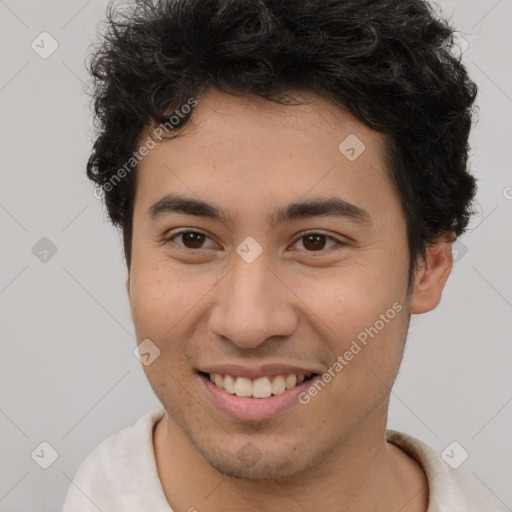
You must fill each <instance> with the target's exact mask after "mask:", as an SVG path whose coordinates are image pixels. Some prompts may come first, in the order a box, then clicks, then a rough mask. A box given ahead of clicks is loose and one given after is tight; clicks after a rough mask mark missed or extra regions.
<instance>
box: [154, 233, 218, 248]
mask: <svg viewBox="0 0 512 512" xmlns="http://www.w3.org/2000/svg"><path fill="white" fill-rule="evenodd" d="M179 238H181V243H178V245H179V246H181V247H183V248H185V249H190V250H195V249H207V248H208V247H203V244H204V242H205V240H206V239H209V237H208V236H207V235H205V234H204V233H200V232H199V231H181V232H180V233H175V234H174V235H172V236H170V237H168V238H166V239H165V240H164V243H170V242H175V240H177V239H179ZM175 243H177V242H175ZM211 247H214V245H213V246H211Z"/></svg>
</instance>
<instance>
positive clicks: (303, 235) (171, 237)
mask: <svg viewBox="0 0 512 512" xmlns="http://www.w3.org/2000/svg"><path fill="white" fill-rule="evenodd" d="M188 233H194V234H199V235H204V236H205V237H206V238H210V237H209V236H208V235H207V234H206V233H203V232H202V231H195V230H191V229H188V230H183V231H178V232H177V233H173V234H172V235H169V236H167V237H165V238H164V239H163V240H162V243H163V245H168V244H169V243H171V242H174V239H175V238H177V237H179V236H180V235H184V234H188ZM312 235H320V236H323V237H325V238H326V239H328V240H332V241H333V242H336V245H338V246H345V245H347V244H346V243H344V242H342V241H341V240H338V239H337V238H334V237H332V236H330V235H326V234H324V233H320V232H318V231H308V232H304V233H301V234H300V236H299V237H297V238H296V239H295V241H294V242H293V244H292V245H295V244H296V243H297V242H298V241H299V240H301V239H302V238H306V237H308V236H312ZM210 240H211V238H210ZM174 243H176V242H174ZM177 245H178V246H179V247H180V249H182V250H184V251H187V252H201V251H205V250H207V249H208V248H206V249H203V248H200V249H190V248H188V247H184V246H183V245H180V244H177ZM329 249H332V247H329V248H327V249H320V250H318V251H308V250H306V249H294V250H302V251H305V252H307V253H310V254H318V253H320V254H322V253H325V252H327V251H328V250H329Z"/></svg>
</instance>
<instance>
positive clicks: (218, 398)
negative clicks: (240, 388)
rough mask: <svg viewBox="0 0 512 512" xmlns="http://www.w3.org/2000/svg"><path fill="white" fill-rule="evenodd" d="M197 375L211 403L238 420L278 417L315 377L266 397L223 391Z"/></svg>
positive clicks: (296, 399)
mask: <svg viewBox="0 0 512 512" xmlns="http://www.w3.org/2000/svg"><path fill="white" fill-rule="evenodd" d="M199 377H200V380H201V382H202V383H203V386H204V387H205V389H206V391H207V394H208V395H209V396H210V398H211V399H212V401H213V403H214V404H215V405H216V406H217V407H218V408H219V409H221V410H222V411H224V412H225V413H227V414H228V415H229V416H231V417H232V418H235V419H237V420H239V421H265V420H270V419H273V418H276V417H278V416H279V415H280V414H282V413H283V412H284V411H286V410H287V409H289V408H291V407H292V406H293V405H296V404H298V403H299V399H298V397H299V395H300V394H301V393H302V392H303V391H305V390H306V389H307V388H308V387H309V386H311V383H312V382H313V381H314V380H315V378H313V379H308V380H305V381H304V382H302V383H301V384H299V385H298V386H295V387H293V388H291V389H287V390H286V391H285V392H284V393H281V394H280V395H271V396H269V397H268V398H247V397H241V396H236V395H232V394H230V393H228V392H227V391H224V390H223V389H221V388H219V387H218V386H216V385H215V384H213V383H212V382H210V380H209V379H208V378H207V377H205V376H204V375H201V374H200V375H199Z"/></svg>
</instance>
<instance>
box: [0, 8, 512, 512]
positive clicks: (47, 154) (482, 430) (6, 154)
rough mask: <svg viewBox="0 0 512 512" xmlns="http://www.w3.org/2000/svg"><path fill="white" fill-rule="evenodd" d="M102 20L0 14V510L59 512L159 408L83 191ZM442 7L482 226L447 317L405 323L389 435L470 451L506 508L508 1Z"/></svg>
mask: <svg viewBox="0 0 512 512" xmlns="http://www.w3.org/2000/svg"><path fill="white" fill-rule="evenodd" d="M106 5H107V3H106V2H105V1H100V0H89V1H88V2H87V1H83V0H73V1H70V0H67V1H64V0H51V1H46V2H37V1H36V0H25V1H19V0H18V1H16V0H5V1H2V0H0V44H1V48H2V50H1V52H2V61H1V62H2V66H1V68H0V112H1V125H0V130H1V132H0V144H1V146H0V149H1V156H2V160H1V165H2V171H1V180H2V181H1V187H0V229H1V258H2V259H1V265H0V321H1V329H2V336H3V339H2V357H1V358H0V390H1V391H0V393H1V395H0V510H2V511H9V512H11V511H13V512H14V511H32V510H34V511H35V510H37V511H45V512H46V511H57V510H59V509H60V508H61V506H62V503H63V501H64V496H65V493H66V491H67V488H68V486H69V485H70V481H71V479H72V478H73V475H74V474H75V472H76V470H77V469H78V466H79V464H80V463H81V462H82V461H83V460H84V458H85V457H86V456H87V454H88V453H90V451H91V450H92V449H93V448H94V447H95V446H97V445H98V444H99V443H100V442H101V441H102V440H103V439H105V438H106V437H107V436H110V435H112V434H114V433H115V432H117V431H118V430H120V429H121V428H122V427H124V426H126V425H129V424H132V423H133V422H135V421H136V419H137V418H138V417H140V416H141V415H142V414H144V413H145V412H147V411H149V410H150V409H153V408H155V407H158V406H159V402H158V401H157V400H156V398H155V397H154V395H153V393H152V391H151V388H150V387H149V384H148V383H147V381H146V379H145V376H144V374H143V371H142V368H141V365H140V362H139V361H138V360H137V359H136V358H135V357H134V355H133V349H134V348H135V339H134V330H133V327H132V324H131V320H130V316H129V309H128V301H127V297H126V292H125V279H126V270H125V266H124V261H123V260H122V247H121V239H120V236H119V235H118V234H117V233H116V231H115V230H114V229H113V228H112V227H110V225H109V224H108V223H107V221H106V216H105V212H104V209H103V207H102V204H101V202H100V201H99V200H97V199H96V198H95V197H94V195H93V189H92V185H91V184H90V183H89V181H88V180H87V178H86V176H85V163H86V160H87V157H88V154H89V151H90V147H91V138H92V135H93V133H92V121H91V117H90V114H89V99H88V97H87V96H86V95H85V93H84V83H83V82H85V81H87V76H86V73H85V69H84V58H85V55H86V53H87V47H88V45H89V43H90V41H91V40H93V39H94V34H95V32H96V25H97V23H98V22H99V21H100V20H102V19H103V16H104V12H105V7H106ZM441 6H442V8H443V11H444V12H445V14H446V15H447V16H449V17H450V16H451V17H452V20H453V22H454V24H455V26H456V28H457V29H458V30H459V32H460V33H461V34H462V35H463V37H464V38H465V39H466V40H467V42H468V43H469V47H468V48H467V50H466V51H465V52H464V55H463V58H464V61H465V63H466V64H467V66H468V68H469V71H470V74H471V75H472V77H473V78H474V79H475V80H476V82H477V83H478V85H479V87H480V95H479V99H478V103H479V105H480V114H479V123H478V125H477V126H476V128H475V130H474V132H473V135H472V139H471V143H472V146H473V150H472V155H471V166H472V168H473V169H474V172H475V174H476V175H477V177H478V179H479V193H478V203H479V207H480V213H479V214H478V215H477V216H476V217H475V218H474V219H473V222H472V224H471V229H470V231H469V232H468V233H467V234H466V235H465V236H464V237H463V238H462V243H463V245H461V244H459V246H458V248H457V262H456V264H455V267H454V270H453V274H452V276H451V278H450V280H449V282H448V285H447V287H446V289H445V292H444V296H443V300H442V303H441V305H440V306H439V307H438V308H437V309H436V310H435V311H434V312H431V313H428V314H425V315H421V316H417V317H413V319H412V324H411V330H410V336H409V341H408V346H407V349H406V355H405V359H404V362H403V365H402V368H401V372H400V375H399V378H398V380H397V383H396V385H395V387H394V390H393V395H392V402H391V410H390V419H389V427H390V428H393V429H396V430H401V431H404V432H407V433H409V434H411V435H413V436H415V437H417V438H419V439H421V440H423V441H425V442H426V443H427V444H429V445H430V446H431V447H432V448H434V449H435V450H436V451H437V452H438V453H441V452H442V451H443V450H444V449H445V448H446V447H447V446H448V445H449V444H450V443H451V442H452V441H457V442H458V443H459V444H460V445H461V446H462V447H464V449H465V450H467V451H468V452H469V457H468V459H467V460H466V461H465V462H464V464H463V465H462V466H461V469H464V470H467V471H470V472H473V473H474V474H475V475H476V476H477V477H478V478H479V479H480V480H481V481H482V482H483V483H484V484H485V485H486V486H488V488H489V489H491V491H492V492H493V493H494V494H495V495H496V497H497V499H498V500H499V502H500V503H501V505H502V508H503V510H512V486H511V485H510V483H511V481H512V480H511V478H512V462H511V461H512V442H511V441H510V433H511V432H512V429H511V425H512V404H511V402H512V386H511V383H512V372H511V371H510V363H511V361H512V358H511V355H512V343H511V340H510V337H511V335H510V332H511V329H512V314H511V313H512V270H511V265H510V261H511V258H510V255H511V254H512V237H511V236H510V234H511V222H510V219H511V216H512V188H511V187H512V174H511V172H510V163H509V160H510V156H509V154H510V143H511V142H512V141H511V131H512V130H511V128H510V118H511V116H512V99H511V97H512V86H511V85H510V84H511V82H512V80H511V79H512V69H511V66H510V64H509V60H508V59H509V58H510V50H511V48H512V36H511V33H512V32H511V30H510V20H511V19H512V1H511V0H499V1H497V0H486V1H476V0H474V1H464V0H462V1H459V2H455V1H446V2H442V4H441ZM43 31H47V32H49V33H50V34H51V35H52V37H53V38H54V39H55V40H56V41H57V42H58V45H59V47H58V49H57V50H56V51H55V53H53V54H52V55H51V56H50V57H49V58H47V59H42V58H41V57H40V56H39V55H38V54H37V53H36V52H35V51H34V50H33V49H32V48H31V43H32V41H33V40H34V39H36V38H37V37H38V36H39V34H40V33H41V32H43ZM45 47H46V48H48V47H49V46H48V45H47V44H46V43H45ZM43 237H47V238H49V239H50V240H51V242H52V243H53V244H54V245H55V246H56V248H57V252H56V254H55V255H53V256H52V253H51V252H50V253H48V255H47V257H46V258H47V261H46V262H43V261H40V259H39V257H42V255H43V254H42V253H40V254H39V257H37V256H36V254H34V253H33V247H34V246H35V245H36V244H37V243H38V242H39V241H40V239H41V238H43ZM39 243H40V244H44V243H45V242H39ZM46 243H47V242H46ZM38 247H39V246H36V249H37V248H38ZM39 250H41V248H39ZM35 252H36V253H37V250H35ZM43 441H46V442H48V443H50V445H51V446H52V447H54V449H55V450H56V451H57V452H58V458H57V459H56V460H55V462H54V463H53V464H52V465H51V466H50V467H49V468H48V469H42V468H41V467H40V466H39V465H38V464H36V462H35V461H34V460H33V458H32V457H31V453H32V452H33V451H34V450H36V449H37V448H38V447H39V445H40V443H41V442H43ZM40 450H41V449H40V448H39V451H37V450H36V453H39V454H41V453H43V452H44V453H45V455H44V457H43V456H40V457H39V459H37V457H34V459H37V460H38V461H41V462H44V460H43V459H44V458H45V457H48V456H49V454H50V451H49V449H46V451H44V447H43V452H41V451H40ZM457 450H460V449H459V448H457ZM456 455H457V456H459V455H460V453H457V454H456Z"/></svg>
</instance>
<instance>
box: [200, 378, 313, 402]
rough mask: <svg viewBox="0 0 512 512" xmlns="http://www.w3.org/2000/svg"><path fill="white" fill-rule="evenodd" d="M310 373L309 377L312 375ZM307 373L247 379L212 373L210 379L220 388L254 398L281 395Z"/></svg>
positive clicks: (302, 379)
mask: <svg viewBox="0 0 512 512" xmlns="http://www.w3.org/2000/svg"><path fill="white" fill-rule="evenodd" d="M310 375H312V374H309V375H307V377H310ZM305 378H306V375H304V374H303V373H302V374H300V375H293V374H291V375H276V376H274V377H260V378H259V379H254V380H251V379H247V378H246V377H233V376H231V375H221V374H219V373H210V380H211V381H212V382H213V383H214V384H215V385H216V386H217V387H219V388H221V389H224V390H225V391H227V392H228V393H230V394H232V395H237V396H246V397H253V398H267V397H269V396H270V395H280V394H281V393H284V392H285V391H286V390H287V389H290V388H293V387H294V386H296V385H297V384H300V383H301V382H303V381H304V379H305Z"/></svg>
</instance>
